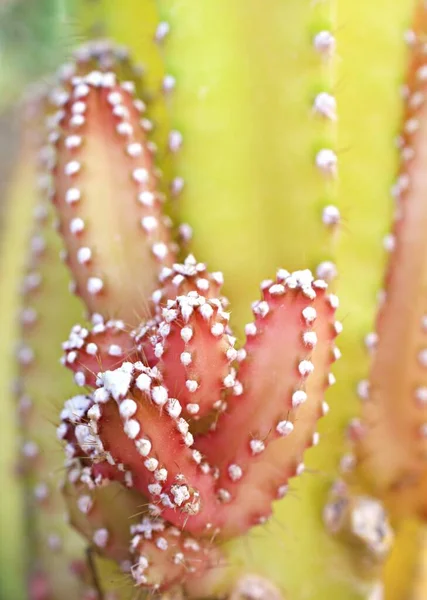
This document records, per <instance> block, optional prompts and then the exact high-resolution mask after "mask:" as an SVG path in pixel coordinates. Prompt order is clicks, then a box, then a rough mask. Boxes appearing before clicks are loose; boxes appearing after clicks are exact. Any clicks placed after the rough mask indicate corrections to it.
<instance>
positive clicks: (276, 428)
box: [61, 271, 340, 538]
mask: <svg viewBox="0 0 427 600" xmlns="http://www.w3.org/2000/svg"><path fill="white" fill-rule="evenodd" d="M267 284H268V285H267ZM265 285H267V287H266V288H265V289H264V291H263V299H262V300H261V301H259V302H257V303H255V305H254V313H255V316H256V319H255V323H253V324H250V325H248V326H247V335H248V342H247V343H246V346H245V348H244V349H242V350H241V351H240V354H239V358H240V368H239V370H238V372H237V377H236V374H235V372H233V371H231V372H228V373H226V374H225V376H224V378H223V380H222V381H221V380H216V383H215V377H216V376H217V375H218V373H215V377H212V376H211V375H210V365H211V364H215V362H216V361H217V360H218V358H217V357H226V356H227V351H226V350H225V349H224V348H223V347H221V344H219V343H218V340H219V338H221V336H223V335H225V340H224V342H226V343H228V344H229V341H228V338H229V334H225V327H224V324H223V323H221V321H220V320H218V318H217V316H216V315H217V312H216V311H218V315H222V314H223V313H222V310H219V308H221V304H220V303H219V307H218V305H217V304H215V303H213V301H212V300H207V299H205V298H204V297H203V296H199V295H198V294H197V293H196V292H190V293H189V295H188V296H178V298H177V301H175V302H173V301H170V302H169V303H168V307H167V308H166V309H163V311H162V314H163V317H166V320H159V326H158V333H157V335H158V339H162V338H167V337H168V336H169V335H172V334H171V331H172V330H173V329H174V328H177V332H180V333H179V336H178V338H177V339H179V340H180V341H184V342H186V343H188V342H189V341H190V340H191V339H194V343H195V344H196V346H195V348H196V349H195V350H193V351H194V354H195V356H197V357H199V356H201V357H203V356H204V355H205V356H211V360H210V362H209V364H207V363H206V362H197V361H196V360H195V361H194V369H195V373H196V376H197V379H191V380H189V379H185V364H183V362H182V355H183V350H182V347H181V343H175V344H171V346H170V348H169V349H168V353H169V354H170V356H169V358H168V363H167V365H170V366H171V367H173V365H174V361H175V364H176V367H175V372H177V373H179V371H180V370H181V371H183V374H182V375H179V378H180V379H181V378H182V380H183V388H182V389H179V387H178V388H177V389H175V390H174V392H173V393H172V394H171V392H170V390H168V388H167V387H166V385H165V380H164V379H163V377H162V370H163V369H164V368H166V367H165V362H163V361H162V359H161V358H160V361H159V362H158V363H157V366H156V367H154V368H152V369H151V368H150V367H147V366H144V365H143V363H141V362H136V363H133V364H132V363H130V362H124V363H123V365H122V366H121V367H120V368H118V369H116V370H113V371H106V372H105V373H101V374H99V377H98V379H97V389H96V390H95V392H94V393H93V394H92V395H91V396H90V397H87V398H85V397H83V396H82V397H76V398H74V399H71V400H69V401H68V403H67V405H66V410H64V412H63V419H64V425H62V426H61V428H63V429H61V432H62V433H61V434H62V437H66V438H67V439H68V442H69V444H70V442H71V443H74V444H76V445H77V447H78V446H79V447H80V449H78V448H77V447H75V448H74V450H71V455H76V456H78V455H81V454H82V453H83V454H84V455H90V456H92V459H93V460H94V461H95V462H94V464H93V466H92V468H91V473H92V478H93V479H94V480H95V482H98V484H99V483H101V482H102V480H103V479H104V478H105V476H107V478H114V479H117V480H119V481H121V482H122V483H124V484H125V485H126V486H128V487H130V488H135V489H137V490H139V491H140V492H141V493H142V494H144V496H147V497H148V498H149V499H150V502H151V504H150V505H149V508H150V511H151V512H152V514H154V515H162V516H163V517H164V518H166V519H167V520H168V521H170V522H171V523H172V524H174V525H178V526H180V527H183V528H184V530H185V531H188V532H192V533H196V534H198V535H203V536H209V537H211V536H212V535H215V536H218V537H220V538H228V537H231V536H235V535H238V534H241V533H244V532H245V531H246V530H247V529H249V528H250V527H251V526H253V525H256V524H257V523H259V522H260V521H263V520H264V519H266V518H268V516H269V515H270V512H271V503H272V501H273V500H274V499H275V498H276V497H280V496H282V495H284V494H285V493H286V483H287V480H288V479H289V477H292V476H294V475H295V474H299V473H300V472H302V470H303V465H302V463H301V457H302V454H303V452H304V450H305V448H306V447H307V446H309V445H311V444H312V443H316V441H317V434H316V433H315V429H316V423H317V420H318V418H319V417H320V416H321V415H322V414H323V413H324V412H325V410H326V406H325V404H324V402H323V395H324V391H325V389H326V387H327V386H328V369H329V365H330V364H331V362H333V361H334V360H335V359H336V358H337V357H338V350H336V349H334V345H333V340H334V337H335V335H336V333H337V331H338V330H340V325H339V324H335V322H334V317H333V315H334V311H335V308H336V306H337V304H336V299H335V297H334V296H328V295H326V293H325V287H326V284H325V283H324V282H323V281H320V280H318V281H313V278H312V277H311V275H310V273H309V272H298V273H294V274H293V275H291V274H289V273H287V272H286V271H283V272H282V271H280V272H279V274H278V278H277V280H276V281H275V282H274V281H269V282H266V283H265ZM221 318H222V320H225V323H226V319H225V316H222V317H221ZM212 342H214V343H212ZM166 343H167V342H166ZM159 344H160V347H163V344H162V343H161V342H157V343H156V348H159ZM229 349H230V346H229ZM159 354H162V353H161V352H159ZM215 355H216V356H217V357H216V356H215ZM237 355H238V353H237V352H233V356H232V357H231V358H229V359H228V360H229V361H230V360H232V359H233V358H237ZM81 360H82V362H83V358H82V359H81ZM185 362H187V361H185ZM235 366H236V367H237V363H236V364H235ZM239 373H242V379H241V381H240V380H239V379H238V378H239V377H240V375H239ZM196 384H197V385H196ZM203 393H206V395H207V402H208V404H207V406H208V407H209V408H210V407H212V406H213V405H214V403H212V402H209V399H210V397H211V396H212V397H213V399H214V400H215V401H216V402H218V401H219V405H220V407H221V409H222V411H223V413H222V415H221V416H220V417H219V419H218V421H217V423H216V424H215V426H214V431H213V432H211V433H209V434H207V435H205V436H204V435H199V436H198V437H197V439H196V440H195V441H194V438H193V435H192V434H191V424H189V423H187V421H185V419H184V418H182V417H181V416H180V414H181V411H182V405H181V401H180V399H181V396H182V395H183V397H184V399H185V398H187V397H191V395H192V394H193V395H194V399H195V401H196V402H195V403H196V404H197V400H198V396H200V398H201V399H202V398H203V396H202V395H203ZM201 406H202V407H203V408H204V404H201ZM187 408H188V404H187ZM217 408H218V407H217ZM76 411H79V412H80V416H78V412H76ZM88 420H89V423H88V425H87V424H86V423H87V421H88ZM243 425H244V426H243ZM70 426H71V428H72V430H73V431H74V433H70ZM70 435H71V437H70ZM288 436H289V437H288ZM203 455H205V456H206V457H207V462H206V460H205V459H204V458H203ZM105 459H106V460H107V462H108V464H109V465H110V466H109V467H108V465H106V468H107V471H105V468H104V467H103V462H102V461H104V460H105ZM248 486H249V488H250V491H251V493H249V492H248ZM256 489H258V493H254V490H256Z"/></svg>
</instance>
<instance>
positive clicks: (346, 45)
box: [157, 0, 412, 598]
mask: <svg viewBox="0 0 427 600" xmlns="http://www.w3.org/2000/svg"><path fill="white" fill-rule="evenodd" d="M157 4H158V7H159V14H160V27H159V31H162V32H163V33H164V39H163V41H162V43H163V47H164V55H165V61H166V68H167V73H168V75H169V77H167V79H166V83H167V91H168V96H169V106H170V112H171V117H172V127H173V129H174V130H176V131H177V132H179V134H181V136H182V138H180V146H181V149H180V151H179V153H178V155H177V176H178V177H179V179H178V180H177V181H178V183H179V186H178V187H179V188H183V189H182V192H181V195H180V197H179V198H178V199H177V202H178V203H179V207H180V210H182V212H183V214H184V215H185V217H186V218H188V220H189V222H190V224H191V225H192V226H194V229H195V232H196V235H195V240H194V251H195V253H196V254H197V255H198V257H199V258H200V259H202V260H206V262H208V263H209V265H210V266H211V267H212V268H220V269H222V270H224V272H225V281H226V282H227V285H228V289H227V293H228V294H229V295H230V296H231V299H232V303H233V307H235V308H236V314H238V315H239V317H240V315H243V314H245V315H248V304H249V302H250V300H252V299H255V298H256V286H257V285H258V282H259V280H261V279H262V278H266V277H269V276H271V275H272V271H274V269H275V268H277V267H279V266H283V267H285V268H289V269H295V268H306V267H309V268H311V269H312V270H314V271H315V270H316V269H317V270H318V273H319V274H321V275H322V276H324V277H327V278H329V279H333V280H334V283H333V285H334V287H335V289H336V290H337V292H338V294H339V296H341V297H342V306H343V307H344V308H343V309H342V313H341V316H342V318H343V321H344V334H343V342H342V346H343V351H345V359H344V360H343V361H342V364H341V365H340V366H339V367H338V368H337V373H336V374H337V379H338V382H339V383H338V384H337V386H336V388H335V390H331V391H330V392H329V394H328V397H327V399H328V400H329V401H330V404H331V412H330V415H329V416H328V417H327V418H326V419H324V421H323V423H322V424H321V426H320V427H321V443H320V444H319V446H318V447H317V448H316V449H313V450H311V451H310V452H309V453H308V456H307V471H308V472H307V473H306V474H305V475H304V476H303V477H302V478H301V479H300V480H299V481H298V482H297V481H295V483H294V485H293V486H292V490H291V491H290V492H289V493H288V496H287V497H286V498H285V499H284V500H282V502H281V503H280V504H279V505H278V507H277V511H276V518H275V519H274V520H273V521H272V522H271V523H269V524H268V525H266V526H265V527H264V528H263V529H259V530H257V531H256V532H254V534H253V536H251V537H250V539H249V540H248V539H245V540H243V541H241V542H240V541H239V542H236V543H235V545H234V546H233V545H232V546H231V550H230V557H231V563H232V564H233V561H234V564H235V565H240V567H241V569H242V571H250V572H255V573H257V574H260V575H263V576H265V577H267V578H268V579H270V580H271V581H273V582H275V583H276V584H278V585H279V587H280V588H281V589H282V591H284V592H286V591H287V592H288V593H289V594H290V595H292V597H304V595H307V596H309V597H316V598H321V597H323V595H324V596H325V597H329V596H330V595H332V594H335V595H338V594H339V595H344V594H345V595H346V597H358V596H359V595H360V594H361V595H364V594H366V593H368V592H369V590H370V589H371V585H370V584H369V582H368V581H363V578H361V577H360V563H359V557H358V556H357V555H356V556H352V553H351V551H350V550H349V548H346V547H345V546H344V545H340V544H339V543H338V542H335V540H333V539H332V538H330V537H329V534H328V533H327V532H326V531H325V529H324V526H323V523H322V520H321V513H322V509H323V505H324V503H325V501H326V492H327V489H328V487H329V486H330V485H331V483H332V482H333V481H334V479H335V478H336V477H337V475H338V472H339V471H338V468H339V462H340V457H341V455H342V453H343V449H344V448H345V443H344V431H345V428H346V425H347V423H348V421H349V419H350V417H351V416H355V415H356V414H358V400H357V396H356V392H355V390H356V387H357V383H358V381H359V379H361V378H363V376H364V372H365V369H367V365H368V356H367V353H366V350H365V349H364V347H363V338H364V336H365V335H366V334H367V333H368V332H369V330H370V328H371V327H372V323H373V319H374V314H375V309H376V293H377V291H378V290H379V285H380V282H381V280H382V272H383V271H382V270H383V267H384V262H385V261H384V249H383V245H382V237H383V236H384V235H385V234H386V233H387V231H388V227H389V221H390V216H391V209H392V202H391V197H390V195H389V189H390V186H391V183H392V180H393V176H394V170H395V159H396V157H395V145H394V135H395V132H396V131H397V129H398V123H399V116H400V101H399V97H398V83H399V79H400V78H401V77H402V74H403V64H404V56H405V47H404V44H403V40H402V36H403V31H404V29H405V27H406V26H407V23H408V22H409V18H410V15H411V9H412V7H411V6H410V4H411V3H407V2H397V3H395V5H394V6H393V9H392V10H393V19H390V25H389V26H386V27H384V26H383V25H382V23H383V16H384V11H385V10H386V7H378V6H367V7H363V8H362V7H360V6H358V5H355V4H354V3H351V2H337V3H336V4H332V3H330V2H312V3H301V2H278V1H277V2H276V1H273V0H271V1H269V2H266V3H263V5H262V7H261V6H260V5H259V4H258V3H256V2H239V1H237V0H236V1H235V2H232V3H230V2H227V3H225V2H224V3H222V2H218V1H216V2H204V3H203V4H196V3H194V2H191V1H184V0H182V1H179V0H176V1H173V0H159V2H158V3H157ZM362 32H363V39H364V40H366V39H367V40H368V41H369V43H367V42H366V41H365V42H363V40H362V39H361V36H362ZM366 36H367V37H366ZM384 57H387V59H385V58H384ZM372 132H375V134H374V135H373V133H372ZM175 139H177V138H175ZM325 150H326V152H324V151H325ZM321 151H323V152H321ZM181 178H182V179H181ZM337 182H338V183H337ZM368 257H369V258H368ZM367 260H368V261H369V264H368V265H367V264H366V263H367ZM365 282H366V285H365ZM362 283H363V285H362ZM348 307H349V308H348ZM245 311H246V312H245ZM239 325H240V327H241V326H242V325H243V323H242V322H240V323H239ZM319 548H321V549H322V550H321V552H319V550H318V549H319ZM289 556H291V557H292V559H291V560H287V559H286V557H289ZM236 571H239V568H238V567H237V568H236ZM307 573H310V577H306V576H305V574H307ZM371 576H372V574H371ZM368 580H369V576H368Z"/></svg>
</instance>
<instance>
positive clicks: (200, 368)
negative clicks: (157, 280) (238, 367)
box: [138, 280, 238, 419]
mask: <svg viewBox="0 0 427 600" xmlns="http://www.w3.org/2000/svg"><path fill="white" fill-rule="evenodd" d="M204 281H207V280H204ZM229 316H230V315H229V313H227V312H225V311H224V310H223V305H222V303H221V301H220V300H219V299H218V298H211V299H206V298H205V297H204V296H200V295H199V294H198V293H197V292H195V291H193V292H189V293H188V295H187V296H178V297H177V299H176V300H170V301H168V303H167V305H166V307H164V308H163V309H162V310H161V318H160V320H159V323H158V326H157V335H156V336H152V335H150V333H151V331H150V328H148V331H147V333H146V334H145V335H148V336H150V341H151V344H152V346H153V351H154V354H155V356H156V357H157V359H158V362H157V367H158V368H159V370H160V371H161V373H162V376H163V380H164V383H165V385H166V387H167V389H168V390H169V391H170V393H171V394H172V395H173V396H176V397H178V398H179V401H180V404H181V406H182V408H183V410H184V413H183V414H184V416H185V417H187V418H191V417H193V418H195V419H199V418H202V417H206V416H208V415H209V414H210V413H212V412H213V411H214V410H215V409H216V411H219V410H224V408H225V407H226V405H225V403H224V398H222V396H223V391H224V388H229V389H230V388H233V387H234V386H235V369H234V367H233V366H232V363H233V361H235V360H236V358H237V356H238V353H237V350H236V349H235V348H234V344H235V342H236V339H235V338H234V337H233V336H232V335H230V333H228V331H229V329H228V321H229ZM138 337H139V336H138ZM143 339H144V338H143ZM144 348H147V344H144Z"/></svg>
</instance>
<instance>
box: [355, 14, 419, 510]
mask: <svg viewBox="0 0 427 600" xmlns="http://www.w3.org/2000/svg"><path fill="white" fill-rule="evenodd" d="M426 31H427V15H426V10H425V8H423V9H422V10H420V11H419V12H418V18H417V20H416V22H415V26H414V30H413V31H412V35H413V40H412V42H411V50H410V53H411V58H410V66H409V75H408V78H407V86H406V87H405V89H404V95H405V100H404V101H405V113H404V122H403V130H402V135H401V136H400V138H399V147H400V156H401V164H400V170H399V176H398V180H397V184H396V186H395V187H394V196H395V203H396V204H395V207H396V212H395V222H394V228H393V233H392V234H390V235H389V236H387V238H386V242H387V249H388V251H389V253H390V259H389V266H388V271H387V275H386V281H385V290H384V296H383V299H382V302H381V306H380V309H379V314H378V318H377V324H376V334H375V348H374V352H373V358H372V368H371V373H370V377H369V394H368V398H367V399H366V401H365V402H364V404H363V418H364V426H365V433H364V435H363V437H362V439H361V440H360V443H359V445H358V457H359V461H360V463H361V467H362V468H363V469H364V470H366V472H367V473H368V474H369V477H370V479H372V484H373V486H374V489H375V490H376V492H377V493H379V495H380V496H381V497H383V498H384V499H385V500H386V503H387V504H389V506H390V508H392V512H393V514H395V515H397V514H411V513H412V514H413V513H418V514H420V515H422V516H423V518H425V516H426V515H427V507H426V503H425V493H426V489H427V477H426V476H427V471H426V467H425V460H426V456H427V454H426V450H427V448H426V444H425V439H426V435H427V412H426V408H425V407H426V402H427V377H426V365H427V350H425V347H426V330H427V322H426V314H427V305H426V302H425V288H426V285H427V263H426V257H427V246H426V236H425V230H426V227H427V211H426V207H425V194H426V189H427V187H426V182H425V175H424V163H425V160H426V159H427V147H426V143H425V140H426V138H427V112H426V106H425V102H424V97H425V93H426V85H425V79H426V77H425V66H424V62H425V59H424V55H423V52H424V51H423V48H424V35H425V32H426Z"/></svg>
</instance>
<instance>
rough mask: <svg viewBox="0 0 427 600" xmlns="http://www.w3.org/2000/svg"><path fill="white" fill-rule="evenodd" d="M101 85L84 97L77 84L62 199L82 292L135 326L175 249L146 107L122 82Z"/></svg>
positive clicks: (96, 306)
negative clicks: (161, 195)
mask: <svg viewBox="0 0 427 600" xmlns="http://www.w3.org/2000/svg"><path fill="white" fill-rule="evenodd" d="M107 76H108V74H107V75H105V77H107ZM89 80H90V74H89V75H88V76H87V81H88V82H89ZM90 81H91V80H90ZM83 85H85V84H83ZM97 85H98V84H95V85H94V84H93V83H92V82H91V83H90V84H89V87H87V88H84V92H85V95H84V96H83V97H80V96H79V93H80V92H79V90H80V89H81V88H82V86H80V87H79V85H77V86H73V85H71V86H70V88H71V89H70V100H69V101H68V103H67V105H66V106H65V116H64V123H63V133H62V136H61V137H60V139H59V140H58V146H57V149H58V162H57V164H56V167H55V180H56V182H57V187H56V196H55V202H56V204H57V208H58V211H59V215H60V219H61V233H62V236H63V238H64V241H65V244H66V247H67V250H68V258H67V261H68V263H69V266H70V269H71V271H72V273H73V276H74V278H75V280H76V292H77V293H78V294H79V295H80V296H81V297H82V298H83V300H84V301H85V303H86V305H87V307H88V309H89V311H90V313H94V312H97V313H100V314H102V315H103V316H104V317H105V318H110V317H116V316H117V315H118V314H119V315H120V316H121V318H122V319H124V321H125V322H126V323H128V324H136V323H138V322H139V319H141V318H142V317H144V316H148V315H149V314H150V308H149V306H147V303H146V300H145V298H146V297H148V296H149V295H150V292H151V291H152V289H154V288H155V282H156V275H157V270H158V268H157V265H159V264H160V265H161V264H164V265H168V264H171V263H172V261H173V250H172V248H171V247H170V235H169V229H168V227H167V225H165V223H164V219H163V216H162V213H161V200H160V198H159V193H158V186H157V177H156V174H155V173H154V165H153V157H152V154H151V151H150V149H149V146H147V138H146V132H145V131H144V127H146V121H145V120H144V114H143V113H144V111H145V107H144V105H143V103H141V104H140V105H136V104H135V102H134V99H133V94H132V92H129V91H127V90H126V89H124V88H123V87H122V86H120V85H118V84H116V83H115V82H112V83H111V84H110V83H108V84H105V85H103V86H101V87H97ZM86 90H87V91H86ZM77 108H81V109H82V110H83V111H84V112H83V113H76V112H75V111H76V110H77ZM118 109H120V111H119V112H117V111H118ZM77 117H80V118H81V119H82V121H83V122H81V120H79V121H78V123H81V124H78V123H76V122H75V120H76V118H77ZM74 144H77V146H75V145H74ZM88 198H91V201H90V202H89V201H88ZM118 198H120V202H118V201H117V200H118ZM95 199H98V202H96V201H95ZM132 256H133V258H132V259H131V258H130V257H132ZM141 265H145V268H144V269H141Z"/></svg>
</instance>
